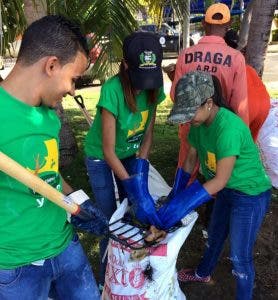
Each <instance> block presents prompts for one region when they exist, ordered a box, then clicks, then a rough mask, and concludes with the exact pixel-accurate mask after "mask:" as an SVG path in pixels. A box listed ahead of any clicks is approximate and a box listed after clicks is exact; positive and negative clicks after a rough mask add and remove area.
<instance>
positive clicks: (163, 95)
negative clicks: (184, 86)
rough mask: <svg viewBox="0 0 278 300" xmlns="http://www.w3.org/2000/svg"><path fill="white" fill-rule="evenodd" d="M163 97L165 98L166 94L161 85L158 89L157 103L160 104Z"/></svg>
mask: <svg viewBox="0 0 278 300" xmlns="http://www.w3.org/2000/svg"><path fill="white" fill-rule="evenodd" d="M165 98H166V95H165V93H164V90H163V87H161V88H160V89H159V90H158V96H157V105H158V104H160V103H161V102H162V101H163V100H164V99H165Z"/></svg>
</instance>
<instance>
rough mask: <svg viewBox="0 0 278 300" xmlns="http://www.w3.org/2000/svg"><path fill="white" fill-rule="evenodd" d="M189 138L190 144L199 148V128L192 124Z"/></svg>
mask: <svg viewBox="0 0 278 300" xmlns="http://www.w3.org/2000/svg"><path fill="white" fill-rule="evenodd" d="M187 138H188V142H189V144H190V145H191V146H192V147H194V148H195V149H197V128H195V127H193V126H190V130H189V134H188V137H187Z"/></svg>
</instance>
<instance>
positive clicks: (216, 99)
mask: <svg viewBox="0 0 278 300" xmlns="http://www.w3.org/2000/svg"><path fill="white" fill-rule="evenodd" d="M211 77H212V81H213V86H214V95H213V96H212V97H211V98H212V100H213V103H214V104H215V105H217V106H219V107H224V108H227V109H228V110H230V111H232V112H234V111H233V109H232V108H231V107H230V106H229V105H228V104H227V102H226V101H225V100H224V98H223V94H222V88H221V84H220V81H219V79H218V78H217V77H216V76H214V75H211Z"/></svg>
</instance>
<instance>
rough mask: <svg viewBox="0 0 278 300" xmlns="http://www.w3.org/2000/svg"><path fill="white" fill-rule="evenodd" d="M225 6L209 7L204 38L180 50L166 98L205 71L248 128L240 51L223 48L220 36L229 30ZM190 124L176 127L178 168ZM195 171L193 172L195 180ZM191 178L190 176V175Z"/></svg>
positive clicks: (182, 157) (196, 169) (225, 46)
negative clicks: (181, 81) (189, 77)
mask: <svg viewBox="0 0 278 300" xmlns="http://www.w3.org/2000/svg"><path fill="white" fill-rule="evenodd" d="M230 19H231V15H230V11H229V8H228V6H227V5H225V4H223V3H216V4H213V5H211V6H210V7H209V8H208V9H207V11H206V14H205V20H204V21H203V27H204V30H205V33H206V35H205V36H204V37H203V38H201V39H200V41H199V43H198V44H197V45H194V46H192V47H189V48H187V49H184V50H183V51H182V52H181V53H180V55H179V57H178V60H177V64H176V68H175V76H174V80H173V83H172V87H171V92H170V96H171V98H172V99H174V96H175V88H176V84H177V82H178V80H179V79H180V78H181V77H182V76H183V75H184V74H186V73H188V72H189V71H195V70H197V71H205V72H209V73H211V74H212V75H215V76H216V77H217V78H218V79H219V81H220V83H221V86H222V89H223V95H224V98H225V99H226V101H227V103H226V105H228V106H230V107H231V108H232V109H233V110H234V112H235V113H236V114H237V115H239V116H240V117H241V118H242V119H243V121H244V122H245V123H246V124H247V125H249V110H248V101H247V84H246V70H245V60H244V57H243V55H242V54H241V53H240V51H237V50H235V49H232V48H231V47H229V46H227V44H226V43H225V41H224V36H225V34H226V32H227V30H228V28H229V26H230ZM189 129H190V124H184V125H180V127H179V138H180V140H181V143H180V152H179V162H178V166H179V167H180V166H182V164H183V162H184V160H185V158H186V156H187V152H188V148H189V146H188V142H187V135H188V132H189ZM197 171H198V167H197V166H196V168H195V172H194V173H195V176H196V173H197ZM192 177H194V175H192Z"/></svg>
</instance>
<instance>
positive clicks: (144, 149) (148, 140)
mask: <svg viewBox="0 0 278 300" xmlns="http://www.w3.org/2000/svg"><path fill="white" fill-rule="evenodd" d="M155 116H156V108H155V110H154V113H153V116H152V119H151V122H150V124H149V127H148V128H147V130H146V132H145V135H144V139H143V142H142V145H141V147H140V149H139V157H141V158H144V159H147V158H148V156H149V152H150V149H151V145H152V141H153V128H154V124H155Z"/></svg>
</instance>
